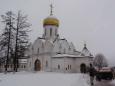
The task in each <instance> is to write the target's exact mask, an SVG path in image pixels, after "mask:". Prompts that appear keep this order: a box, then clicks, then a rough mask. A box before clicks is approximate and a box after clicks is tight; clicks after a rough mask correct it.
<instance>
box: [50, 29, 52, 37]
mask: <svg viewBox="0 0 115 86" xmlns="http://www.w3.org/2000/svg"><path fill="white" fill-rule="evenodd" d="M50 36H52V28H50Z"/></svg>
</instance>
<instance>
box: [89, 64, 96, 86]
mask: <svg viewBox="0 0 115 86" xmlns="http://www.w3.org/2000/svg"><path fill="white" fill-rule="evenodd" d="M95 72H96V71H95V68H94V67H93V65H92V64H90V67H89V76H90V84H91V86H93V85H94V76H95Z"/></svg>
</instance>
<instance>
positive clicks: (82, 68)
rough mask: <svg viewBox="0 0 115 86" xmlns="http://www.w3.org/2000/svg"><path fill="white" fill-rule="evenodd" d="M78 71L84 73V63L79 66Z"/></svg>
mask: <svg viewBox="0 0 115 86" xmlns="http://www.w3.org/2000/svg"><path fill="white" fill-rule="evenodd" d="M80 71H81V73H86V71H87V69H86V65H85V64H84V63H82V64H81V65H80Z"/></svg>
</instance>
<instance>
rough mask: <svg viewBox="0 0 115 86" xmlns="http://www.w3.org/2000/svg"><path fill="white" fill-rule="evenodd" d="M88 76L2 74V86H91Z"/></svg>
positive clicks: (0, 80) (0, 81) (44, 73)
mask: <svg viewBox="0 0 115 86" xmlns="http://www.w3.org/2000/svg"><path fill="white" fill-rule="evenodd" d="M88 81H89V80H88V76H87V75H82V74H69V73H68V74H67V73H47V72H36V73H29V72H19V73H15V74H13V73H8V74H3V73H1V74H0V86H89V84H88V83H89V82H88Z"/></svg>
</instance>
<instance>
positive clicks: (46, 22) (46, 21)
mask: <svg viewBox="0 0 115 86" xmlns="http://www.w3.org/2000/svg"><path fill="white" fill-rule="evenodd" d="M45 25H55V26H57V27H58V26H59V20H58V19H57V18H55V17H53V16H49V17H47V18H46V19H44V21H43V26H45Z"/></svg>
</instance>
